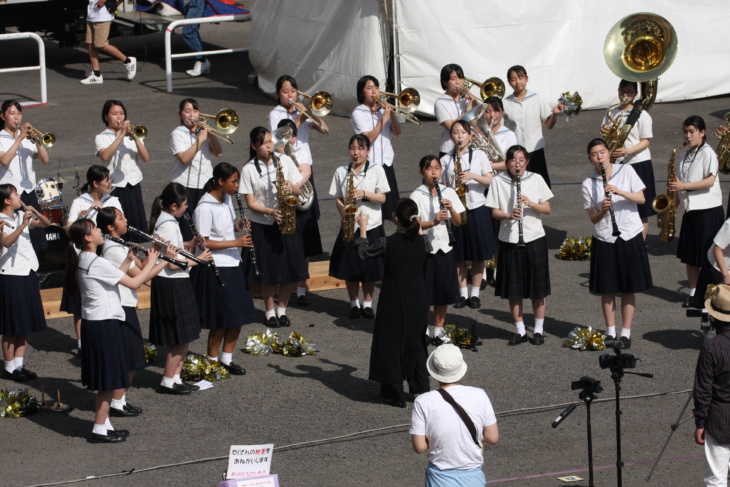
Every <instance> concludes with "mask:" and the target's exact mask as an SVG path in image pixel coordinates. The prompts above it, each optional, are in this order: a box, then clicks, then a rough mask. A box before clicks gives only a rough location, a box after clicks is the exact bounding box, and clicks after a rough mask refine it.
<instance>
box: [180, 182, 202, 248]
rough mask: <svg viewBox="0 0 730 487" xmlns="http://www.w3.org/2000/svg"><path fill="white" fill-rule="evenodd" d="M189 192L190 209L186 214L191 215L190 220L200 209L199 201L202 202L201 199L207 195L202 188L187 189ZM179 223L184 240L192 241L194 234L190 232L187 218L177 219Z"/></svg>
mask: <svg viewBox="0 0 730 487" xmlns="http://www.w3.org/2000/svg"><path fill="white" fill-rule="evenodd" d="M185 189H187V190H188V209H187V210H185V212H186V213H187V214H188V215H190V218H191V219H192V218H193V213H195V208H197V207H198V201H200V198H202V197H203V195H204V194H205V191H203V189H202V188H200V189H198V188H185ZM177 223H178V224H179V225H180V233H181V234H182V237H183V240H185V241H186V242H187V241H188V240H192V238H193V232H192V230H190V225H188V222H186V221H185V218H182V217H181V218H177Z"/></svg>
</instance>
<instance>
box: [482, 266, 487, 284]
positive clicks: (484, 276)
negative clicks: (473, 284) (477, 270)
mask: <svg viewBox="0 0 730 487" xmlns="http://www.w3.org/2000/svg"><path fill="white" fill-rule="evenodd" d="M482 279H484V280H485V281H486V280H487V266H484V272H482Z"/></svg>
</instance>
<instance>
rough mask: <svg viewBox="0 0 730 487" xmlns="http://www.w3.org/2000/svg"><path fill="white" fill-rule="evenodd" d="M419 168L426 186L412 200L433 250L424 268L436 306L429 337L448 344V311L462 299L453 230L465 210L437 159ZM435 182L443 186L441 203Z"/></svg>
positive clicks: (428, 159)
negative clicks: (445, 183)
mask: <svg viewBox="0 0 730 487" xmlns="http://www.w3.org/2000/svg"><path fill="white" fill-rule="evenodd" d="M418 167H419V168H420V170H421V176H422V178H423V184H422V185H420V186H419V187H418V188H416V190H415V191H414V192H413V193H411V200H413V201H414V202H415V203H416V206H417V207H418V219H419V221H420V222H421V230H423V238H424V239H426V241H427V242H428V243H429V245H430V247H431V250H430V251H429V252H428V254H426V263H425V265H424V267H423V274H424V276H425V279H426V296H427V302H428V304H429V305H430V306H433V326H429V330H428V337H429V339H433V340H434V342H435V343H448V342H449V341H450V339H449V337H448V336H447V335H446V334H445V333H444V323H445V322H446V310H447V308H448V306H449V305H450V304H454V303H456V302H457V301H458V300H459V278H458V275H457V272H456V252H454V251H453V249H454V244H455V237H454V236H453V235H454V234H453V227H455V226H458V225H460V224H461V212H462V211H464V210H465V208H464V205H462V204H461V201H460V200H459V197H458V196H457V195H456V192H454V190H453V189H452V188H449V187H448V186H444V185H443V184H441V183H439V181H440V180H441V162H439V160H438V159H437V158H436V156H425V157H423V158H421V161H420V162H419V163H418ZM434 182H435V183H436V184H438V185H440V186H439V190H440V192H441V197H442V199H441V200H439V191H437V189H436V186H435V184H434ZM437 341H438V342H437Z"/></svg>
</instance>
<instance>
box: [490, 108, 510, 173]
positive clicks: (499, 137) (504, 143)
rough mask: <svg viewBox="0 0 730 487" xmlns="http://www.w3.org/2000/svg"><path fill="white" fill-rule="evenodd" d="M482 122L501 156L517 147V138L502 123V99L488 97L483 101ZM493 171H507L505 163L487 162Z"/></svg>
mask: <svg viewBox="0 0 730 487" xmlns="http://www.w3.org/2000/svg"><path fill="white" fill-rule="evenodd" d="M484 120H485V121H486V122H487V125H489V126H490V127H491V128H492V136H493V137H494V140H495V141H496V142H497V144H499V148H500V149H501V150H502V153H503V154H506V153H507V149H509V148H510V147H512V146H513V145H517V136H516V135H515V133H514V132H513V131H511V130H510V129H508V128H507V127H506V126H505V125H504V123H502V121H503V120H504V105H503V104H502V99H501V98H497V97H496V96H490V97H489V98H487V99H486V100H484ZM489 162H490V164H491V166H492V170H493V171H504V170H506V169H507V163H506V162H505V161H489Z"/></svg>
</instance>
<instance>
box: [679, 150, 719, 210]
mask: <svg viewBox="0 0 730 487" xmlns="http://www.w3.org/2000/svg"><path fill="white" fill-rule="evenodd" d="M711 174H714V175H715V182H714V184H713V185H712V186H710V187H709V188H705V189H695V190H691V191H679V192H678V194H679V199H680V200H681V201H682V204H683V205H684V211H694V210H706V209H708V208H715V207H717V206H722V189H720V178H719V174H718V162H717V154H715V151H714V150H712V148H711V147H710V146H709V145H708V144H707V143H703V144H702V145H701V146H700V147H699V148H698V149H696V150H694V151H691V150H687V151H686V152H685V153H684V155H683V156H682V160H681V161H680V162H679V164H678V165H677V177H678V178H679V180H680V181H682V182H683V183H695V182H697V181H702V180H703V179H705V178H706V177H708V176H709V175H711Z"/></svg>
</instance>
